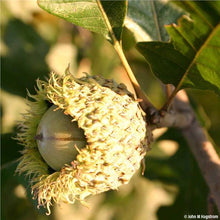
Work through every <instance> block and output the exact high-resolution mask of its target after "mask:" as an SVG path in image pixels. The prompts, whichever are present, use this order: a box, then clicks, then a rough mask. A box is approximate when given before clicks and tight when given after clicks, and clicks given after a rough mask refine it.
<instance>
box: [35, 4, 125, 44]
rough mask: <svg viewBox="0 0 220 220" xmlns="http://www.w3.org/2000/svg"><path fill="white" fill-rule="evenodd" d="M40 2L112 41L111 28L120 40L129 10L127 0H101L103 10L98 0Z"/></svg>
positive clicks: (76, 23) (50, 11) (63, 16)
mask: <svg viewBox="0 0 220 220" xmlns="http://www.w3.org/2000/svg"><path fill="white" fill-rule="evenodd" d="M38 4H39V6H40V7H41V8H42V9H44V10H46V11H47V12H49V13H51V14H53V15H56V16H58V17H60V18H63V19H65V20H67V21H69V22H71V23H73V24H75V25H78V26H81V27H83V28H86V29H88V30H90V31H93V32H96V33H99V34H102V35H103V36H104V37H105V38H107V39H108V40H109V41H111V42H112V43H113V39H112V34H111V33H110V32H111V30H109V28H111V29H112V31H113V33H114V35H115V37H116V39H117V40H118V41H120V39H121V32H122V27H123V23H124V18H125V14H126V10H127V6H126V5H127V2H126V1H101V6H102V8H103V11H101V9H100V7H99V6H98V1H95V0H86V1H85V0H38ZM103 12H104V14H106V15H107V17H105V15H104V14H103ZM107 22H108V23H109V24H110V27H109V26H108V25H107Z"/></svg>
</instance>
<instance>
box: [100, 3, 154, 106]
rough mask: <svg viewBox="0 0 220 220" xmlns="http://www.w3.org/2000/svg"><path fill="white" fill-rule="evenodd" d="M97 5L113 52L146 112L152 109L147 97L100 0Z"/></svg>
mask: <svg viewBox="0 0 220 220" xmlns="http://www.w3.org/2000/svg"><path fill="white" fill-rule="evenodd" d="M97 5H98V7H99V9H100V11H101V13H102V15H103V18H104V21H105V23H106V26H107V28H108V30H109V34H110V36H111V39H112V42H113V46H114V48H115V50H116V52H117V54H118V56H119V58H120V60H121V62H122V64H123V66H124V68H125V70H126V73H127V75H128V77H129V79H130V81H131V83H132V85H133V87H134V90H135V93H136V95H137V97H138V98H139V99H141V100H142V101H141V102H140V105H141V107H142V108H143V109H144V110H146V109H147V108H149V107H152V108H153V105H152V103H151V102H150V101H149V100H148V98H147V96H146V95H145V94H144V93H143V91H142V89H141V87H140V85H139V83H138V81H137V79H136V77H135V75H134V73H133V71H132V69H131V67H130V65H129V64H128V61H127V59H126V57H125V54H124V52H123V49H122V46H121V44H120V42H119V41H118V40H117V39H116V37H115V34H114V32H113V30H112V26H111V24H110V22H109V19H108V16H107V15H106V13H105V10H104V9H103V7H102V4H101V1H100V0H97Z"/></svg>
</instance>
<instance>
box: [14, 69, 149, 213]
mask: <svg viewBox="0 0 220 220" xmlns="http://www.w3.org/2000/svg"><path fill="white" fill-rule="evenodd" d="M37 86H38V90H37V94H36V95H30V94H29V96H30V98H32V99H33V101H28V105H29V107H30V109H29V111H28V113H26V114H25V115H24V121H23V122H22V124H21V128H20V132H19V134H18V137H17V139H18V140H19V142H20V143H21V144H23V145H24V146H25V148H24V150H23V152H22V154H23V155H22V157H21V160H20V162H19V165H18V167H17V172H18V173H23V172H25V173H26V175H28V176H29V177H30V182H31V185H32V193H33V195H34V198H37V199H38V204H39V206H45V207H47V209H48V214H49V213H50V206H51V205H52V202H53V201H54V202H56V203H61V202H68V203H74V201H75V200H79V201H81V202H82V203H83V202H84V199H85V198H86V197H87V196H89V195H95V194H98V193H101V192H104V191H107V190H110V189H117V188H118V187H119V186H120V185H122V184H126V183H128V182H129V180H130V179H131V177H132V175H133V174H134V173H135V171H136V170H137V169H139V167H140V162H141V160H142V159H143V158H144V156H145V154H146V150H147V125H146V120H145V115H144V113H143V111H142V110H141V108H140V106H139V103H138V101H137V100H135V99H134V97H133V95H132V94H131V93H130V92H129V91H128V90H127V89H126V86H125V85H124V84H117V83H116V82H115V81H113V80H106V79H103V78H102V77H98V76H89V75H86V76H85V77H82V78H79V79H76V78H75V77H74V76H73V75H71V74H70V73H69V72H68V71H66V73H65V74H64V75H63V76H58V75H56V74H54V73H52V74H51V75H50V78H49V80H48V81H47V82H45V81H40V80H38V81H37Z"/></svg>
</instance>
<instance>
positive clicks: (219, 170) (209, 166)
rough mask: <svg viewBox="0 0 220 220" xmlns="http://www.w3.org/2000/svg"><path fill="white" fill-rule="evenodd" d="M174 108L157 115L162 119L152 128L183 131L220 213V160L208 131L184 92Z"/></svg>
mask: <svg viewBox="0 0 220 220" xmlns="http://www.w3.org/2000/svg"><path fill="white" fill-rule="evenodd" d="M174 107H175V110H176V112H164V111H162V112H161V113H163V115H162V116H160V115H159V114H157V117H158V118H159V117H161V118H159V119H158V118H157V121H158V123H157V124H155V125H152V128H155V127H162V126H174V127H178V128H181V129H182V133H183V136H184V137H185V139H186V141H187V142H188V146H189V148H190V150H191V152H192V153H193V155H194V157H195V159H196V161H197V163H198V165H199V168H200V170H201V173H202V175H203V177H204V179H205V181H206V183H207V185H208V187H209V189H210V192H211V195H212V197H213V200H214V201H215V204H216V206H217V208H218V210H219V211H220V158H219V156H218V154H217V152H216V150H215V148H214V146H213V144H212V143H211V141H210V140H209V137H208V135H207V132H206V130H205V129H204V128H202V127H201V125H200V124H199V122H198V120H197V119H196V116H195V113H194V112H193V110H192V108H191V106H190V105H189V100H188V97H187V95H186V93H185V91H184V90H181V91H180V92H179V93H178V94H177V96H176V99H175V102H174ZM181 114H182V116H181ZM184 117H185V119H184ZM155 120H156V119H155ZM153 126H155V127H153ZM184 126H185V127H184Z"/></svg>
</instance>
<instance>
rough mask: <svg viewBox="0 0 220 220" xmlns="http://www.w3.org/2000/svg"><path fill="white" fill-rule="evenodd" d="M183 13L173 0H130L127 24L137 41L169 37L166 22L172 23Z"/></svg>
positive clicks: (164, 39)
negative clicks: (165, 0) (169, 0)
mask: <svg viewBox="0 0 220 220" xmlns="http://www.w3.org/2000/svg"><path fill="white" fill-rule="evenodd" d="M182 14H183V11H182V10H181V9H180V8H179V7H177V6H176V5H174V4H172V2H164V1H161V0H157V1H146V0H129V1H128V12H127V17H126V20H125V26H126V27H127V28H128V29H129V30H130V31H131V32H132V33H134V35H135V37H136V40H137V41H151V40H159V41H161V40H162V41H166V40H168V39H169V36H168V34H167V31H166V29H165V28H164V25H165V24H171V23H173V22H176V20H177V19H178V18H179V17H180V16H181V15H182Z"/></svg>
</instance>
